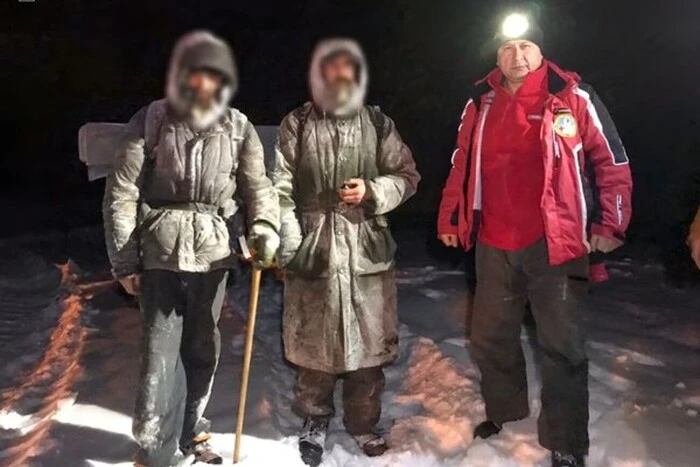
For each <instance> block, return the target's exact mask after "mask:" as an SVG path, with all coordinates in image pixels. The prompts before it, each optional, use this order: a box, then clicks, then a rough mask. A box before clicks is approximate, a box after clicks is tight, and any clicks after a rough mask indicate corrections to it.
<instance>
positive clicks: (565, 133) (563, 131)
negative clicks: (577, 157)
mask: <svg viewBox="0 0 700 467" xmlns="http://www.w3.org/2000/svg"><path fill="white" fill-rule="evenodd" d="M554 131H555V132H556V134H558V135H559V136H562V137H564V138H573V137H574V136H576V135H577V134H578V125H577V124H576V119H575V118H574V116H573V115H572V114H570V113H567V114H559V115H557V116H556V118H555V119H554Z"/></svg>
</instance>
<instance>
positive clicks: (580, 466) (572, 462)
mask: <svg viewBox="0 0 700 467" xmlns="http://www.w3.org/2000/svg"><path fill="white" fill-rule="evenodd" d="M585 465H586V462H585V460H584V457H583V456H576V455H574V454H563V453H561V452H557V451H552V467H584V466H585Z"/></svg>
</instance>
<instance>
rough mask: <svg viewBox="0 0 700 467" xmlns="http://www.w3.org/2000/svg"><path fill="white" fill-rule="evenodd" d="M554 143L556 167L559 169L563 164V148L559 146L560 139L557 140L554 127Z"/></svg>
mask: <svg viewBox="0 0 700 467" xmlns="http://www.w3.org/2000/svg"><path fill="white" fill-rule="evenodd" d="M552 144H553V145H554V168H555V169H559V165H560V164H561V148H560V147H559V141H558V140H557V133H556V131H554V127H552Z"/></svg>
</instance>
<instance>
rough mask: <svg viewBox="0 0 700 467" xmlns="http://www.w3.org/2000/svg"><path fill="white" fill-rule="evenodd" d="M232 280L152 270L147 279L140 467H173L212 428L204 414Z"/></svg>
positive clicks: (137, 415)
mask: <svg viewBox="0 0 700 467" xmlns="http://www.w3.org/2000/svg"><path fill="white" fill-rule="evenodd" d="M227 275H228V272H227V271H226V270H217V271H213V272H209V273H177V272H171V271H165V270H149V271H145V272H144V273H143V274H142V276H141V293H140V296H139V302H140V304H141V314H142V327H143V335H142V339H141V374H140V380H139V387H138V393H137V397H136V408H135V411H134V424H133V432H134V437H135V438H136V441H137V442H138V444H139V446H140V450H139V453H138V454H137V458H136V460H137V461H138V462H139V463H142V464H145V465H148V466H149V467H161V466H167V465H169V463H170V460H171V459H172V457H173V455H174V454H175V452H176V451H177V449H178V447H180V446H183V445H185V444H186V443H188V442H189V441H191V440H192V439H193V438H194V437H195V436H196V435H198V434H200V433H201V432H202V431H206V430H207V429H208V426H207V422H206V421H205V420H204V419H203V418H202V415H203V413H204V409H205V408H206V405H207V402H208V401H209V396H210V394H211V387H212V383H213V381H214V372H215V371H216V366H217V363H218V361H219V353H220V349H221V342H220V336H219V329H218V322H219V318H220V316H221V307H222V305H223V301H224V295H225V291H226V277H227Z"/></svg>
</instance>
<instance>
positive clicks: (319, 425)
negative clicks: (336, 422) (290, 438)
mask: <svg viewBox="0 0 700 467" xmlns="http://www.w3.org/2000/svg"><path fill="white" fill-rule="evenodd" d="M327 431H328V419H327V418H314V417H309V418H307V419H306V421H305V422H304V428H302V430H301V436H299V454H300V455H301V460H302V461H304V464H306V465H310V466H312V467H316V466H318V465H319V464H320V463H321V458H322V457H323V448H324V446H325V444H326V432H327Z"/></svg>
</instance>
